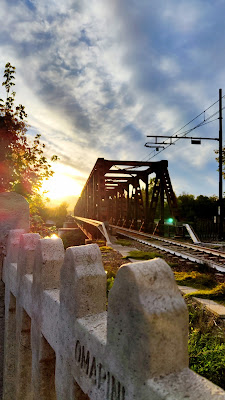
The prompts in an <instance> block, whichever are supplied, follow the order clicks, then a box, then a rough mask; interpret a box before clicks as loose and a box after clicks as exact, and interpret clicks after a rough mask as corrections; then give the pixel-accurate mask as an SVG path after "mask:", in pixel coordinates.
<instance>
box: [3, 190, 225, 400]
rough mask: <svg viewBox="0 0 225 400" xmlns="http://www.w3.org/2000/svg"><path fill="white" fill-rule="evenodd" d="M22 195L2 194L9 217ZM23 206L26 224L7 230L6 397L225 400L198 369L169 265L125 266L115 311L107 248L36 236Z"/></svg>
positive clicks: (118, 283) (116, 288)
mask: <svg viewBox="0 0 225 400" xmlns="http://www.w3.org/2000/svg"><path fill="white" fill-rule="evenodd" d="M15 196H18V195H15V194H13V196H12V195H11V194H9V195H8V198H7V196H5V197H4V196H3V197H4V199H3V198H2V195H0V209H3V208H4V207H5V209H4V214H5V216H6V215H8V217H9V214H7V211H6V209H7V207H8V209H9V210H10V206H9V205H10V199H12V198H13V199H14V201H15V199H16V197H15ZM6 198H7V202H4V201H5V199H6ZM19 203H21V207H23V213H22V214H21V212H20V213H19V214H18V221H19V222H20V223H21V225H22V226H21V228H22V229H19V228H20V227H19V226H18V224H17V225H16V226H15V224H14V222H15V220H14V222H13V224H14V225H13V226H12V224H11V222H10V221H9V222H8V224H6V225H7V229H8V228H12V227H13V228H15V227H16V228H17V229H10V230H9V229H8V233H7V232H6V231H7V229H6V225H4V224H3V223H2V222H1V223H0V228H1V229H0V230H1V232H2V242H4V240H5V241H6V240H7V243H6V247H5V248H6V251H5V254H3V256H4V257H3V258H4V259H3V270H2V281H3V284H4V285H5V339H4V384H3V400H15V399H16V400H28V399H29V400H31V399H32V400H53V399H54V400H55V399H57V400H88V399H91V400H187V399H192V400H222V399H225V392H224V391H223V390H222V389H220V388H218V387H217V386H215V385H213V384H212V383H211V382H209V381H207V380H206V379H204V378H202V377H200V376H199V375H197V374H195V373H194V372H192V371H191V370H190V369H189V368H188V350H187V347H188V346H187V344H188V312H187V308H186V305H185V302H184V300H183V298H182V296H181V294H180V292H179V290H178V287H177V285H176V283H175V280H174V276H173V273H172V271H171V269H170V267H169V266H168V265H167V264H166V262H164V261H163V260H161V259H155V260H152V261H145V262H137V263H133V264H126V265H125V266H123V267H121V268H120V270H119V272H118V274H117V276H116V279H115V283H114V286H113V288H112V289H111V290H110V293H109V299H108V306H107V308H108V309H107V311H106V304H107V299H106V274H105V271H104V268H103V265H102V259H101V253H100V250H99V248H98V246H97V245H96V244H91V245H85V246H75V247H70V248H68V249H67V250H66V252H65V251H64V248H63V244H62V241H61V239H60V238H57V239H50V238H46V239H40V237H39V235H38V234H35V233H32V234H31V233H28V232H26V231H27V230H28V226H27V221H28V218H27V215H28V214H26V213H27V212H28V211H26V210H28V209H27V206H26V204H25V203H24V199H21V198H18V197H17V209H18V204H19ZM21 209H22V208H21ZM21 215H23V218H22V219H23V222H22V221H21ZM19 219H20V220H19ZM6 223H7V221H6ZM7 236H8V237H7ZM3 237H4V238H3Z"/></svg>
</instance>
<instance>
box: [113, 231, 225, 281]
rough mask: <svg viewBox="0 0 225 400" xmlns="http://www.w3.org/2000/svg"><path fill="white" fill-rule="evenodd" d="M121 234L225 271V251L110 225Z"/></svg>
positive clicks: (177, 255)
mask: <svg viewBox="0 0 225 400" xmlns="http://www.w3.org/2000/svg"><path fill="white" fill-rule="evenodd" d="M110 226H111V227H112V228H114V230H116V232H117V233H119V234H120V235H122V236H124V237H126V238H129V239H132V240H136V241H137V242H139V243H142V244H144V245H147V246H149V247H152V248H156V249H159V250H161V251H163V252H166V253H169V254H171V255H173V256H175V257H178V258H182V259H185V260H187V261H190V262H194V263H198V264H206V265H207V266H209V267H210V268H213V269H214V270H216V271H217V272H219V273H223V274H224V273H225V252H222V251H219V250H215V249H210V248H209V247H203V246H201V245H196V244H188V243H182V242H179V241H177V240H173V239H164V238H162V237H157V236H153V235H150V234H147V233H142V232H137V231H134V230H132V229H127V228H122V227H119V226H115V225H110Z"/></svg>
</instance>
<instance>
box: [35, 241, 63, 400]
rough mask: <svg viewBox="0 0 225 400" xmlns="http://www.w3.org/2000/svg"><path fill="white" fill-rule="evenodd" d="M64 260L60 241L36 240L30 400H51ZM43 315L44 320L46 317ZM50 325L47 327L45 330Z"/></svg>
mask: <svg viewBox="0 0 225 400" xmlns="http://www.w3.org/2000/svg"><path fill="white" fill-rule="evenodd" d="M63 260H64V247H63V243H62V240H61V239H54V240H53V239H40V240H39V241H38V243H37V246H36V251H35V261H34V271H33V285H32V322H31V345H32V387H33V400H55V399H56V393H55V358H56V356H55V341H56V342H57V338H58V332H57V330H58V327H57V325H55V323H58V309H57V308H56V307H54V305H55V301H54V300H55V299H54V300H53V302H52V298H51V296H50V295H51V294H53V296H54V294H55V295H56V301H57V297H59V286H60V269H61V266H62V264H63ZM46 312H47V317H46ZM49 325H50V326H49Z"/></svg>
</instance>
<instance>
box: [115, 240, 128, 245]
mask: <svg viewBox="0 0 225 400" xmlns="http://www.w3.org/2000/svg"><path fill="white" fill-rule="evenodd" d="M116 244H120V245H121V246H132V243H131V242H130V241H129V240H127V239H118V240H117V241H116Z"/></svg>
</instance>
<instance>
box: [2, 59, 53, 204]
mask: <svg viewBox="0 0 225 400" xmlns="http://www.w3.org/2000/svg"><path fill="white" fill-rule="evenodd" d="M15 72H16V68H15V67H13V66H12V65H11V64H10V63H7V64H6V65H5V71H4V78H5V81H4V82H3V83H2V86H5V89H6V100H5V101H4V100H3V99H0V192H5V191H16V192H17V193H20V194H22V195H24V196H25V197H27V198H29V197H30V196H32V195H35V194H37V193H38V191H39V189H40V188H41V185H42V183H43V180H45V179H48V178H49V177H50V176H52V175H53V171H52V169H51V165H50V164H49V161H48V160H47V158H46V157H45V155H44V148H45V145H44V144H42V143H41V142H40V137H41V135H40V134H38V135H36V136H35V138H34V140H33V142H32V141H31V140H28V138H27V136H26V132H27V129H28V125H27V123H26V120H25V118H26V117H27V114H26V112H25V108H24V106H23V105H22V104H19V105H18V106H16V107H15V106H14V101H15V94H16V93H15V92H14V91H12V88H13V86H15V83H14V82H13V80H14V79H15ZM57 158H58V157H57V156H55V155H54V156H52V158H51V161H55V160H57Z"/></svg>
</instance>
